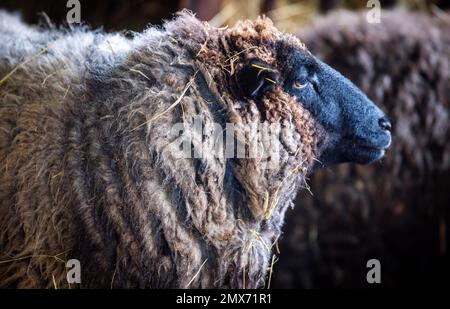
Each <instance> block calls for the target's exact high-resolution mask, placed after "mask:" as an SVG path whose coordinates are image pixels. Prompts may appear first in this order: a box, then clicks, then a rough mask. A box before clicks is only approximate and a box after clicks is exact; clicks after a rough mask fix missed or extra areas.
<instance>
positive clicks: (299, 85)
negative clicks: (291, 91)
mask: <svg viewBox="0 0 450 309" xmlns="http://www.w3.org/2000/svg"><path fill="white" fill-rule="evenodd" d="M307 85H308V81H307V80H304V81H302V80H299V79H297V80H295V82H294V87H295V88H297V89H303V88H305V87H306V86H307Z"/></svg>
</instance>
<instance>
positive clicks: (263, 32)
mask: <svg viewBox="0 0 450 309" xmlns="http://www.w3.org/2000/svg"><path fill="white" fill-rule="evenodd" d="M0 14H2V16H1V18H0V38H1V42H2V43H1V44H0V54H1V55H2V56H1V58H0V76H6V77H7V78H3V80H2V82H1V84H0V103H1V104H0V115H1V116H0V128H1V130H0V168H1V173H0V186H1V189H0V226H1V232H0V248H1V255H0V260H1V261H2V262H1V264H0V286H1V287H20V288H25V287H53V286H57V287H74V285H73V284H72V285H68V283H67V281H66V272H67V269H66V268H65V263H64V261H66V260H68V259H78V260H79V261H80V264H81V284H79V285H77V286H80V287H108V288H109V287H158V288H163V287H181V288H185V287H190V288H211V287H233V288H243V287H244V288H256V287H261V286H263V285H264V283H265V280H266V276H267V272H268V268H269V267H270V265H271V261H272V259H271V257H272V247H273V243H274V242H275V241H276V239H277V238H278V236H279V235H280V228H281V226H282V224H283V220H284V213H285V211H286V209H287V208H288V207H289V206H290V205H292V199H293V197H294V196H295V192H296V190H297V189H298V188H299V187H300V186H301V185H302V183H303V182H304V177H305V175H306V173H307V171H308V169H309V168H310V166H311V162H312V160H313V158H314V156H315V152H316V149H317V146H316V144H317V142H318V140H319V138H318V136H319V135H318V132H319V130H318V129H319V128H318V125H317V124H316V123H315V122H314V121H313V119H311V117H310V114H309V113H308V112H307V111H306V110H304V109H303V108H302V107H301V105H299V104H298V103H297V102H296V101H295V99H294V98H292V97H290V96H289V95H288V94H286V93H285V92H283V90H282V89H281V88H279V87H276V88H275V89H274V90H272V91H269V92H268V93H266V95H265V97H264V98H262V102H263V106H264V110H263V111H262V112H261V111H260V110H259V109H258V107H257V106H256V102H254V101H253V100H249V101H248V102H245V104H244V103H243V102H239V101H238V100H237V99H236V97H235V95H234V93H235V89H234V88H233V87H235V86H233V83H232V78H231V77H232V76H233V73H234V72H235V71H236V70H238V69H239V67H240V66H242V64H243V63H244V62H245V61H246V60H247V59H249V58H250V57H255V56H257V57H258V58H260V59H263V60H264V61H266V62H267V63H270V64H271V65H273V66H274V67H278V68H279V69H280V70H282V65H283V64H278V63H276V59H275V56H274V55H275V50H274V49H275V42H277V41H278V42H284V44H288V45H290V46H293V45H294V46H298V47H299V48H302V49H304V46H303V45H302V44H301V43H300V42H299V41H298V40H297V39H295V38H294V37H292V36H289V35H286V34H282V33H280V32H279V31H278V30H276V29H275V28H274V27H273V25H272V23H271V21H270V20H268V19H266V18H259V19H257V20H256V21H254V22H250V21H246V22H242V23H240V24H238V25H237V26H235V27H234V28H231V29H217V28H212V27H210V26H208V24H205V23H201V22H200V21H198V20H197V19H196V18H195V17H193V16H192V15H191V14H189V13H186V12H183V13H180V14H178V16H177V18H176V19H174V20H173V21H170V22H167V23H166V24H165V25H164V28H162V29H157V28H149V29H147V30H146V31H145V32H144V33H142V34H136V35H135V36H134V37H133V38H132V39H127V38H125V37H124V36H123V35H120V34H104V33H102V32H99V31H87V30H86V29H75V30H71V31H64V30H59V31H56V30H42V29H41V30H38V29H34V28H31V27H28V26H26V25H24V24H22V22H21V21H20V20H19V19H18V18H16V17H14V16H11V15H9V14H5V13H0ZM8 38H9V39H8ZM305 51H306V49H305ZM23 59H27V60H25V62H22V63H21V61H23ZM14 68H17V69H14ZM11 71H13V74H8V72H11ZM175 103H178V104H175ZM192 116H201V117H202V121H203V122H204V125H205V126H207V125H208V124H210V123H213V122H214V123H216V122H222V123H224V122H230V123H233V124H236V125H237V126H238V127H239V126H240V127H245V126H247V125H250V124H252V123H253V124H254V123H260V122H268V123H279V124H281V134H280V135H279V144H280V145H282V146H281V149H280V154H279V155H280V162H279V166H278V168H276V169H263V168H261V162H260V160H259V159H250V158H242V159H238V158H235V159H224V158H209V157H207V158H181V159H180V158H178V157H177V152H178V149H174V148H173V147H169V146H168V145H170V144H171V142H173V140H174V139H175V137H173V136H171V135H170V134H168V132H170V131H171V128H172V127H173V126H174V124H176V123H180V122H183V123H184V124H185V125H186V128H188V127H189V126H188V125H189V124H191V123H190V122H191V119H192ZM190 134H191V135H192V136H193V139H192V140H193V143H196V142H199V141H202V139H203V140H204V139H207V138H208V137H202V136H199V135H198V133H196V132H194V131H192V132H190ZM196 134H197V135H196Z"/></svg>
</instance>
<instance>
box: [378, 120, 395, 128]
mask: <svg viewBox="0 0 450 309" xmlns="http://www.w3.org/2000/svg"><path fill="white" fill-rule="evenodd" d="M378 124H379V125H380V127H381V128H382V129H383V130H387V131H391V128H392V125H391V122H390V121H389V120H388V119H387V118H386V117H383V118H380V120H378Z"/></svg>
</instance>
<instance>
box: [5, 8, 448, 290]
mask: <svg viewBox="0 0 450 309" xmlns="http://www.w3.org/2000/svg"><path fill="white" fill-rule="evenodd" d="M80 3H81V19H82V21H83V23H86V24H89V25H91V26H92V27H93V28H99V27H101V28H103V29H104V30H106V31H121V30H133V31H142V30H143V29H144V28H145V27H147V26H148V25H149V24H161V23H162V21H163V20H164V19H168V18H170V17H171V16H172V14H173V13H174V12H176V11H177V10H180V9H182V8H188V9H190V10H192V11H194V12H196V14H197V16H198V17H199V18H200V19H202V20H207V21H209V22H210V23H211V24H212V25H214V26H218V27H219V26H224V25H229V26H232V25H233V24H234V23H235V22H236V21H237V20H239V19H243V18H255V17H257V16H258V15H262V14H265V15H267V16H269V17H270V18H272V20H273V21H274V23H275V25H276V26H277V27H278V28H279V29H280V30H282V31H286V32H291V33H293V34H296V35H298V36H299V37H300V38H301V39H302V40H303V41H305V43H306V45H307V46H308V47H309V49H310V50H311V51H312V52H313V53H314V54H316V55H317V56H318V57H319V58H322V59H323V60H324V61H325V62H327V63H329V64H330V65H331V66H333V67H334V68H336V69H338V70H339V71H341V72H342V73H343V74H344V75H345V76H347V77H348V78H350V79H351V80H352V81H353V82H354V83H356V84H357V85H358V86H359V87H360V88H361V89H362V90H363V91H364V92H366V93H367V95H368V96H369V97H370V98H371V99H372V100H374V101H375V102H376V103H377V104H378V105H379V106H381V107H382V109H383V110H384V111H386V112H387V114H388V115H390V117H391V118H392V122H393V125H394V128H393V145H392V149H391V150H390V151H389V152H388V153H387V156H386V158H385V159H383V160H382V161H380V162H376V163H375V164H373V165H371V166H355V165H348V164H343V165H340V166H336V167H333V168H329V169H326V170H322V171H320V172H318V173H316V174H314V175H313V176H311V177H310V179H309V184H310V186H311V188H310V189H311V190H310V191H311V192H312V194H311V193H310V192H308V191H304V192H300V193H299V196H298V197H297V199H296V206H295V208H294V209H292V210H290V211H289V212H288V214H287V221H286V226H285V228H284V229H283V235H282V237H280V239H279V248H280V252H279V254H278V255H279V256H278V257H279V260H278V262H277V264H276V265H275V266H274V270H273V278H272V283H271V286H272V287H275V288H355V287H356V288H365V287H370V286H371V285H369V284H368V283H367V281H366V273H367V271H368V269H367V268H366V262H367V261H368V260H369V259H372V258H375V259H378V260H379V261H380V262H381V280H382V284H381V286H384V287H411V286H412V287H417V286H429V287H431V286H445V285H446V280H447V278H448V280H450V271H449V262H448V257H449V252H448V251H449V248H448V239H449V237H448V236H449V235H448V222H449V221H448V219H449V217H448V207H449V200H450V198H449V197H450V15H449V14H450V11H449V8H450V1H448V0H397V1H396V0H386V1H380V3H381V7H382V9H383V11H382V12H381V23H380V24H369V23H368V22H367V19H366V18H365V17H366V14H367V12H368V10H369V8H367V7H366V6H367V3H368V2H367V1H361V0H360V1H357V0H303V1H300V0H297V1H294V0H292V1H288V0H255V1H239V0H210V1H205V0H197V1H195V0H179V1H175V0H165V1H152V0H129V1H105V0H104V1H87V0H81V1H80ZM66 4H67V1H65V0H60V1H57V0H39V1H33V0H27V1H25V0H1V1H0V9H7V10H11V11H19V12H20V13H21V14H22V16H23V17H24V19H25V20H26V21H27V22H29V23H39V22H42V21H45V22H46V23H47V24H48V23H49V22H50V23H52V24H55V25H60V24H64V23H65V20H66V14H67V12H68V10H69V9H68V8H67V7H66ZM384 10H385V11H384Z"/></svg>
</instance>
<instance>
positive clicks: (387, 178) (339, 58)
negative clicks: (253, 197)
mask: <svg viewBox="0 0 450 309" xmlns="http://www.w3.org/2000/svg"><path fill="white" fill-rule="evenodd" d="M445 16H446V15H443V16H441V17H433V16H430V15H426V14H424V13H411V12H407V11H403V10H394V11H382V14H381V17H382V19H381V23H380V24H369V23H367V21H366V19H365V13H364V12H361V13H352V12H347V11H339V12H336V13H333V14H331V15H329V16H327V17H324V18H322V19H320V20H318V21H317V22H316V23H315V24H314V25H313V26H312V27H311V28H308V29H303V30H302V31H301V33H300V34H299V36H300V38H302V40H304V41H305V42H306V44H307V46H308V47H309V48H310V50H311V51H312V52H314V53H316V54H317V55H318V56H319V57H320V58H322V59H323V60H324V61H326V62H328V63H329V64H330V65H332V66H333V67H335V68H337V69H339V70H340V71H341V72H343V74H345V75H346V76H348V77H349V78H350V79H351V80H352V81H353V82H354V83H355V84H356V85H358V86H359V87H361V89H363V90H364V91H365V92H366V93H367V94H368V96H369V97H370V98H371V99H373V100H374V102H377V103H378V104H380V105H381V106H382V107H383V108H384V110H385V111H387V113H388V115H390V117H391V119H392V122H393V145H392V151H391V152H390V153H389V154H388V156H387V157H386V158H385V159H383V160H382V162H381V163H380V164H374V165H372V166H370V167H367V168H363V169H362V168H360V167H358V166H350V165H341V166H339V167H337V168H335V169H332V170H323V171H321V172H319V173H317V174H315V175H314V176H313V177H312V178H311V181H310V182H309V181H308V182H309V183H310V184H311V191H312V193H313V194H314V195H313V196H311V195H308V194H301V195H300V196H299V198H298V200H297V202H296V203H297V204H298V205H297V207H296V210H295V212H293V213H291V216H288V220H287V226H286V229H285V230H284V232H285V235H284V237H283V240H282V242H281V244H280V247H281V251H282V255H281V261H280V264H278V265H277V268H276V269H275V274H279V275H280V276H278V277H276V286H278V287H300V286H302V287H333V286H340V287H361V286H364V285H365V284H367V283H366V281H365V274H366V272H367V269H366V265H365V263H366V262H367V260H368V259H371V258H378V259H379V260H380V262H381V265H382V283H384V284H385V285H386V286H391V287H394V286H402V285H403V286H410V285H433V284H438V281H437V280H438V279H441V280H448V273H447V272H446V270H448V266H446V265H447V262H444V261H445V259H446V258H448V247H447V244H448V222H449V221H448V219H449V218H448V203H449V200H450V195H449V191H448V189H449V188H450V118H449V114H450V53H449V51H450V19H449V18H448V17H445ZM297 257H302V258H301V259H298V258H297ZM299 260H300V262H299ZM445 276H447V277H445Z"/></svg>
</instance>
